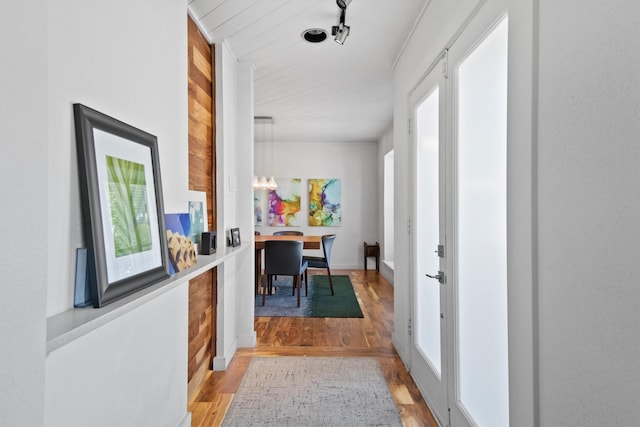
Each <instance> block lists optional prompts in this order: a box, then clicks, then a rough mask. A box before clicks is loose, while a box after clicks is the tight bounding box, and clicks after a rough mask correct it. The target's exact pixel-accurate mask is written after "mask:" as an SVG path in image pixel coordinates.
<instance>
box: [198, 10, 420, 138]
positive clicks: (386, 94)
mask: <svg viewBox="0 0 640 427" xmlns="http://www.w3.org/2000/svg"><path fill="white" fill-rule="evenodd" d="M427 1H428V0H395V1H390V0H353V1H352V2H351V4H350V5H349V7H348V8H347V12H346V25H349V26H351V34H350V35H349V37H348V38H347V40H346V42H345V43H344V45H342V46H341V45H339V44H337V43H335V42H334V41H333V37H332V36H331V35H330V34H331V27H332V26H333V25H337V23H338V19H339V15H340V9H339V8H338V6H337V5H336V2H335V0H193V1H190V3H189V6H188V7H189V10H190V13H191V15H192V16H193V17H194V18H195V19H196V20H198V21H199V24H200V27H201V28H203V29H205V30H206V36H207V37H208V38H209V40H210V41H212V42H214V43H218V42H224V43H225V44H226V45H227V47H228V48H229V50H230V51H231V53H232V55H233V56H234V57H235V58H236V59H237V60H238V61H239V62H244V63H251V64H253V65H254V67H255V114H256V115H257V116H272V117H273V119H274V128H273V135H274V139H275V140H277V141H290V142H308V141H318V142H332V141H376V140H377V139H379V138H380V137H381V136H382V134H383V133H384V132H385V131H386V130H387V129H388V128H389V126H391V124H392V121H393V109H392V102H393V98H392V97H393V94H392V78H393V71H392V69H391V67H392V65H393V63H394V61H395V60H396V58H397V56H398V54H399V53H400V51H401V49H402V46H403V44H404V42H405V40H406V38H407V37H408V35H409V32H410V31H411V29H412V28H413V25H414V23H415V20H416V19H417V18H418V17H419V15H420V13H421V11H422V10H423V8H424V7H425V4H426V3H427ZM308 28H322V29H324V30H326V31H327V32H328V33H329V37H328V38H327V40H326V41H324V42H323V43H319V44H311V43H308V42H306V41H305V40H303V39H302V36H301V34H302V32H303V31H304V30H306V29H308Z"/></svg>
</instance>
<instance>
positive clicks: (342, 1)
mask: <svg viewBox="0 0 640 427" xmlns="http://www.w3.org/2000/svg"><path fill="white" fill-rule="evenodd" d="M336 3H337V4H338V7H339V8H340V9H346V8H347V6H349V3H351V0H336Z"/></svg>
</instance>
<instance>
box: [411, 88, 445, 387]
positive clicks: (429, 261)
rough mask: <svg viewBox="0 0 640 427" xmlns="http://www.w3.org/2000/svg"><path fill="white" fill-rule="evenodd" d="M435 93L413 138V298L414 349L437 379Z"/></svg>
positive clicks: (421, 112)
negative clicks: (414, 311) (414, 200)
mask: <svg viewBox="0 0 640 427" xmlns="http://www.w3.org/2000/svg"><path fill="white" fill-rule="evenodd" d="M439 93H440V91H439V90H438V89H437V88H436V90H435V91H434V92H433V93H431V95H429V97H428V98H427V99H426V100H425V101H424V102H422V104H420V106H419V107H418V109H417V110H416V132H417V134H416V139H417V143H418V146H417V168H416V172H417V182H418V198H417V199H418V200H417V207H418V212H417V214H418V215H417V218H418V221H417V223H416V239H417V242H418V243H417V248H418V249H417V251H416V255H417V266H418V268H417V270H416V271H417V272H418V277H417V280H416V283H417V291H416V292H417V298H416V304H417V309H416V325H415V329H416V347H417V348H418V351H420V352H421V353H422V355H423V357H425V359H426V360H427V361H428V362H429V364H430V365H431V367H432V369H433V370H434V372H435V374H436V375H437V376H438V378H439V377H440V375H441V366H440V363H441V355H440V353H441V352H440V284H439V283H438V282H437V281H436V280H434V279H430V278H427V277H426V276H425V273H428V274H431V275H435V274H436V273H437V272H438V269H439V259H438V256H437V254H436V253H435V251H436V248H437V246H438V244H439V231H440V216H439V206H440V203H439V197H440V196H439V194H440V192H439V178H438V170H439V167H438V165H439V155H438V152H439V150H438V146H439V111H438V106H439Z"/></svg>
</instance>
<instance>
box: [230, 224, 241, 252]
mask: <svg viewBox="0 0 640 427" xmlns="http://www.w3.org/2000/svg"><path fill="white" fill-rule="evenodd" d="M231 246H233V247H234V248H235V247H236V246H240V229H239V228H232V229H231Z"/></svg>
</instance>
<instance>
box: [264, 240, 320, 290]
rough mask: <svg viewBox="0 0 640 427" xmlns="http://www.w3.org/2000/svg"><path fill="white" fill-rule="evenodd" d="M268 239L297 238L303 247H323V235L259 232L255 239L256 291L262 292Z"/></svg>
mask: <svg viewBox="0 0 640 427" xmlns="http://www.w3.org/2000/svg"><path fill="white" fill-rule="evenodd" d="M267 240H297V241H299V242H302V248H303V249H321V248H322V236H294V235H281V236H268V235H264V234H259V235H256V236H254V238H253V241H254V243H255V251H256V261H255V264H256V265H255V270H256V272H255V273H256V274H255V276H256V277H255V285H256V292H260V275H261V274H262V250H263V249H264V242H266V241H267Z"/></svg>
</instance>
